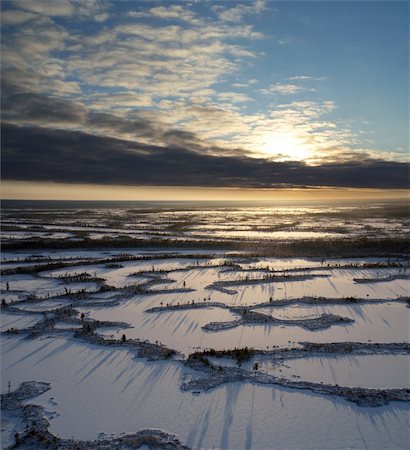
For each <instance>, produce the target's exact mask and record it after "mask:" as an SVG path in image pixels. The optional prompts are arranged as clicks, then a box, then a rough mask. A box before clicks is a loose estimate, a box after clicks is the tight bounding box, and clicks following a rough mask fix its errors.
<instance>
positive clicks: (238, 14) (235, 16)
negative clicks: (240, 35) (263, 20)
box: [213, 0, 266, 22]
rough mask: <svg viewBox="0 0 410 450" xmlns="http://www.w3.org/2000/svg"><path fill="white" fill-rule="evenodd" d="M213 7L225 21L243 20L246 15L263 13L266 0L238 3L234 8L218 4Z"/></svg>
mask: <svg viewBox="0 0 410 450" xmlns="http://www.w3.org/2000/svg"><path fill="white" fill-rule="evenodd" d="M213 9H214V11H215V12H216V13H217V15H218V18H219V19H220V20H221V21H223V22H241V21H242V19H243V18H244V17H245V16H248V15H254V14H261V13H262V12H263V11H264V10H265V9H266V1H264V0H256V1H255V2H254V3H253V4H250V5H249V4H246V5H245V4H238V5H236V6H234V7H233V8H224V7H222V6H220V5H216V6H214V8H213Z"/></svg>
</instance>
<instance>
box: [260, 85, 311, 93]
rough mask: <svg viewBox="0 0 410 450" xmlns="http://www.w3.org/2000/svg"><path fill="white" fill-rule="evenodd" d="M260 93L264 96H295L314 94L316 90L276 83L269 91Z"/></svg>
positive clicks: (265, 90)
mask: <svg viewBox="0 0 410 450" xmlns="http://www.w3.org/2000/svg"><path fill="white" fill-rule="evenodd" d="M260 91H261V92H262V93H263V94H279V95H293V94H297V93H299V92H306V91H310V92H314V91H315V90H314V89H312V88H305V87H303V86H299V85H297V84H292V83H275V84H271V85H270V86H269V87H268V88H267V89H261V90H260Z"/></svg>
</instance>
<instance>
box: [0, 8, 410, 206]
mask: <svg viewBox="0 0 410 450" xmlns="http://www.w3.org/2000/svg"><path fill="white" fill-rule="evenodd" d="M408 9H409V5H408V2H407V1H394V0H393V1H392V0H389V1H360V0H357V1H333V0H328V1H317V2H316V1H264V0H255V1H245V2H236V1H224V2H220V1H206V0H200V1H192V2H173V1H166V2H156V1H155V2H154V1H136V0H132V1H112V2H110V1H105V0H64V1H63V0H62V1H57V0H44V1H43V0H2V2H1V10H2V11H1V25H2V27H1V29H2V49H1V67H2V69H1V70H2V73H1V79H2V107H1V108H2V111H1V113H2V125H1V126H2V197H3V198H63V197H64V198H67V197H68V198H73V199H78V198H79V199H81V198H84V199H86V198H101V199H104V198H109V199H112V198H113V196H114V198H118V199H120V198H124V199H130V197H131V198H135V199H136V200H138V199H146V198H150V197H155V198H157V197H163V199H167V198H168V197H170V198H171V197H172V198H173V196H175V195H176V194H175V193H176V192H178V196H179V197H184V195H186V196H187V198H189V199H191V197H192V196H193V197H195V195H199V194H198V193H200V192H202V196H203V193H204V192H207V193H208V194H207V195H209V198H218V197H221V196H228V197H229V195H230V194H229V193H230V192H234V193H235V194H234V195H235V196H238V195H239V196H240V195H241V192H242V193H243V195H244V196H246V195H248V194H249V193H250V192H251V193H252V195H255V196H256V197H257V196H258V194H257V193H258V192H259V193H260V194H261V197H263V198H265V196H266V195H278V193H285V192H286V193H289V192H291V191H292V190H294V192H302V191H309V192H312V195H318V194H317V193H318V192H322V193H323V192H324V191H325V190H328V191H329V190H330V191H331V192H333V193H334V192H336V191H338V192H342V193H344V195H345V194H346V193H347V192H348V193H349V195H358V194H355V193H354V192H356V193H358V192H362V193H364V192H367V193H369V192H372V191H374V192H375V193H376V194H377V195H379V196H380V195H381V193H383V192H384V195H387V196H391V195H392V192H393V191H394V190H397V192H400V195H402V193H403V192H405V191H399V190H403V189H407V188H408V179H409V106H408V102H409V86H408V80H409V52H408V50H409V48H408V45H409V44H408V42H409V40H408V37H409V14H408V13H409V11H408ZM361 189H363V190H361ZM387 191H388V192H389V193H388V194H386V192H387ZM352 192H353V194H352ZM366 195H368V194H366ZM179 197H178V198H179Z"/></svg>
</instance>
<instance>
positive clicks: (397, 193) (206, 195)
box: [1, 181, 410, 201]
mask: <svg viewBox="0 0 410 450" xmlns="http://www.w3.org/2000/svg"><path fill="white" fill-rule="evenodd" d="M409 193H410V191H409V190H407V189H389V190H385V189H364V188H362V189H352V188H320V189H314V188H300V189H297V188H286V187H282V188H276V189H275V188H270V189H262V188H218V187H213V188H209V187H206V188H205V187H181V186H165V187H164V186H117V185H112V186H106V185H96V184H68V183H36V182H24V181H3V182H2V183H1V199H3V200H5V199H12V200H96V201H98V200H110V201H121V200H127V201H134V200H135V201H185V200H186V201H235V200H237V201H240V200H243V201H264V200H267V201H269V200H272V201H276V200H277V201H287V200H289V201H292V200H301V201H305V200H306V201H309V200H344V199H346V200H362V199H375V200H376V199H408V198H409Z"/></svg>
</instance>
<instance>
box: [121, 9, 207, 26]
mask: <svg viewBox="0 0 410 450" xmlns="http://www.w3.org/2000/svg"><path fill="white" fill-rule="evenodd" d="M126 15H127V16H128V17H133V18H137V19H139V18H143V17H154V18H159V19H163V20H177V21H182V22H187V23H189V24H192V25H200V24H202V23H203V22H202V20H201V19H199V18H198V16H197V15H196V14H195V13H193V12H192V11H190V10H189V9H187V8H185V7H183V6H181V5H170V6H156V7H154V8H150V9H148V10H146V11H129V12H128V13H127V14H126Z"/></svg>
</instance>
